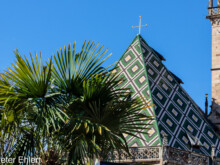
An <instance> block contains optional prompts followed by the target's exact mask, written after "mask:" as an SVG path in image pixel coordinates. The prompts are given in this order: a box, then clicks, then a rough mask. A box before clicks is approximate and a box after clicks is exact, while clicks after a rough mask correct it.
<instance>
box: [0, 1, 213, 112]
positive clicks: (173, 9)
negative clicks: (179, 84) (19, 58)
mask: <svg viewBox="0 0 220 165" xmlns="http://www.w3.org/2000/svg"><path fill="white" fill-rule="evenodd" d="M216 1H217V0H216ZM207 7H208V0H204V1H201V0H193V1H192V0H178V1H177V0H167V1H165V0H157V1H155V0H151V1H150V0H111V1H110V0H80V1H79V0H78V1H76V0H63V1H61V0H60V1H58V0H53V1H52V0H46V1H45V0H44V1H43V0H38V1H37V0H31V1H30V0H19V1H18V0H16V1H15V0H11V1H1V2H0V21H1V26H0V50H1V51H0V72H3V71H4V70H5V69H6V67H8V66H10V65H11V63H12V62H14V59H15V56H14V54H13V50H15V49H16V48H17V49H18V50H19V52H20V54H22V55H24V54H25V55H28V54H29V53H30V52H31V53H35V52H37V53H38V54H39V52H40V51H41V52H42V54H43V57H44V59H47V58H49V57H50V56H51V55H52V53H53V52H55V51H56V50H57V49H59V48H61V47H62V48H63V46H64V45H67V44H68V43H73V42H74V41H76V43H77V47H78V48H80V47H81V45H82V44H83V42H84V40H94V41H95V42H96V43H98V42H100V43H101V44H104V45H105V48H108V49H109V51H108V52H109V53H111V52H112V53H113V55H112V57H111V58H110V59H109V61H108V64H110V63H113V62H115V61H116V60H118V59H119V58H120V57H121V55H122V54H123V52H124V51H125V50H126V48H127V47H128V45H129V44H130V42H131V41H132V40H133V38H134V37H135V36H136V34H137V33H138V29H132V28H131V26H132V25H138V22H139V16H140V15H141V16H142V23H143V24H149V27H147V28H143V29H142V33H141V35H142V37H143V38H144V39H145V40H146V41H147V42H148V44H149V45H150V46H152V47H153V48H154V49H156V50H157V51H158V52H160V53H161V54H162V55H163V56H164V57H165V58H166V61H165V62H164V64H165V65H166V66H167V68H168V69H170V70H171V71H172V72H174V73H175V74H176V75H177V76H178V77H180V78H181V79H182V80H183V82H184V85H183V87H184V88H185V90H186V91H187V92H188V93H189V94H190V95H191V97H192V98H193V99H194V100H195V102H196V103H197V104H198V105H199V106H200V107H201V108H202V109H204V102H205V93H208V94H209V97H211V71H210V69H211V24H210V22H209V21H208V20H206V19H205V16H206V15H207V14H208V10H207ZM209 100H211V99H209ZM209 104H210V102H209Z"/></svg>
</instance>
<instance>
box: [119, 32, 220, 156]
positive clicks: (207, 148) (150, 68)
mask: <svg viewBox="0 0 220 165" xmlns="http://www.w3.org/2000/svg"><path fill="white" fill-rule="evenodd" d="M117 65H118V67H119V68H118V70H121V71H122V74H121V76H123V77H124V78H125V81H124V82H122V83H121V84H120V86H119V87H120V88H130V90H131V91H132V92H133V94H132V97H133V98H135V97H140V96H141V97H144V98H146V99H147V100H148V101H151V102H150V104H154V105H155V106H154V107H151V108H149V109H145V110H143V113H146V114H149V115H152V116H156V118H155V120H153V121H148V122H149V123H151V124H152V127H151V129H147V130H146V132H147V133H148V134H138V136H139V137H141V138H142V139H139V138H135V137H131V136H129V135H127V136H126V139H127V141H128V144H129V146H140V147H143V146H156V145H161V134H162V133H166V134H167V135H168V140H169V146H172V147H176V148H180V149H184V150H191V149H190V141H189V139H188V136H187V133H190V134H191V135H193V136H195V137H197V138H198V139H199V140H200V141H201V143H202V144H203V146H202V148H201V149H200V150H201V152H202V153H204V154H206V155H210V154H211V146H212V145H215V146H216V156H218V157H220V141H219V137H218V136H217V135H216V133H215V131H214V130H213V129H212V127H211V126H210V125H209V123H208V122H207V121H206V119H205V118H204V113H203V112H202V111H201V109H200V108H199V107H198V106H197V105H196V103H195V102H194V101H193V100H192V99H191V97H190V96H189V95H188V94H187V93H186V92H185V90H184V89H183V88H182V87H181V85H180V84H179V83H178V81H177V80H176V77H175V76H174V75H173V74H172V73H171V72H170V71H169V70H168V69H167V68H166V67H165V66H164V65H163V63H162V61H161V58H160V57H159V56H158V53H157V52H155V51H154V50H153V49H152V48H151V47H150V46H149V45H148V44H147V43H146V42H145V41H144V39H143V38H142V37H141V36H140V35H138V36H136V37H135V39H134V40H133V42H132V43H131V45H130V46H129V47H128V49H127V50H126V52H125V53H124V55H123V56H122V57H121V59H120V61H119V63H118V64H117Z"/></svg>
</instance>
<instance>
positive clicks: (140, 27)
mask: <svg viewBox="0 0 220 165" xmlns="http://www.w3.org/2000/svg"><path fill="white" fill-rule="evenodd" d="M139 18H140V22H139V26H132V28H136V27H138V28H139V34H141V27H142V26H148V24H146V25H141V18H142V17H141V16H139Z"/></svg>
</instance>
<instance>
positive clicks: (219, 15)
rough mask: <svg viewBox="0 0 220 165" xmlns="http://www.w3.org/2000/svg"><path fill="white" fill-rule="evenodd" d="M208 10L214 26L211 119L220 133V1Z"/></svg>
mask: <svg viewBox="0 0 220 165" xmlns="http://www.w3.org/2000/svg"><path fill="white" fill-rule="evenodd" d="M208 9H209V15H208V16H207V18H208V19H209V20H210V21H211V25H212V68H211V71H212V111H211V113H210V115H209V119H210V120H211V121H212V122H213V124H214V125H215V126H216V131H218V132H220V0H218V2H217V6H214V4H213V0H210V1H209V8H208Z"/></svg>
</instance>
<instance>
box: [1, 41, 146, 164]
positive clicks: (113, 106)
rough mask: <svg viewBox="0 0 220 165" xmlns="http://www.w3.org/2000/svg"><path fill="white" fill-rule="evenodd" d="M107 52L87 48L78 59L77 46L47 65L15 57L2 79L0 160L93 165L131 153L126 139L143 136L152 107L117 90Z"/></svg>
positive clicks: (31, 58) (34, 60)
mask: <svg viewBox="0 0 220 165" xmlns="http://www.w3.org/2000/svg"><path fill="white" fill-rule="evenodd" d="M102 49H103V46H102V47H100V48H99V47H98V44H97V45H95V44H94V43H93V42H92V43H90V42H88V43H86V42H85V43H84V45H83V47H82V49H81V51H80V52H78V53H76V52H75V43H74V44H73V48H72V49H71V47H70V45H69V46H68V48H66V47H64V50H62V49H61V50H60V51H57V53H56V54H53V56H52V57H51V58H50V59H49V60H48V62H47V63H45V64H44V63H43V60H42V56H40V58H39V57H38V56H37V54H36V55H35V58H34V56H32V55H30V60H28V58H26V57H24V58H22V57H21V55H20V54H19V52H18V51H17V50H16V51H15V55H16V62H15V64H12V68H8V70H7V71H5V72H4V73H2V74H0V76H1V78H0V117H1V120H0V133H1V138H0V145H1V147H0V154H1V157H4V156H13V157H15V158H18V156H33V155H34V156H40V157H41V160H42V163H44V164H50V162H51V160H53V161H54V162H53V163H54V164H55V162H56V163H57V164H60V163H61V161H62V160H61V159H63V158H64V160H63V161H66V162H68V164H88V162H89V161H91V160H93V159H94V158H99V159H105V158H107V155H108V153H109V152H110V151H111V150H114V149H117V150H119V149H123V150H125V151H127V152H128V146H127V143H126V139H125V137H124V134H125V133H126V134H129V135H132V136H135V133H137V132H142V130H143V126H145V125H146V123H145V122H142V121H144V120H150V118H149V116H146V115H144V114H142V113H140V112H141V111H142V110H143V109H145V108H148V107H144V106H143V104H142V101H141V100H140V99H131V100H130V99H128V96H129V95H130V93H128V92H127V89H119V88H117V86H118V84H119V82H120V81H121V78H120V76H119V75H120V74H118V73H117V74H114V73H112V70H111V69H109V68H110V67H111V66H109V67H107V68H104V67H102V65H103V63H104V62H105V61H106V59H107V58H108V57H109V56H110V55H108V56H107V57H106V58H104V56H105V54H106V52H107V50H105V51H103V52H102Z"/></svg>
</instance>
